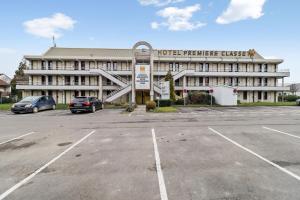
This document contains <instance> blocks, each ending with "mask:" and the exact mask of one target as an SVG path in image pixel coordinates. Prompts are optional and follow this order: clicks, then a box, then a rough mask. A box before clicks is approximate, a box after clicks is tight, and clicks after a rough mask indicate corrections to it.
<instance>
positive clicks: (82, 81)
mask: <svg viewBox="0 0 300 200" xmlns="http://www.w3.org/2000/svg"><path fill="white" fill-rule="evenodd" d="M81 85H85V76H82V77H81Z"/></svg>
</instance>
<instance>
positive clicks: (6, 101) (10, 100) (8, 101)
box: [0, 97, 15, 103]
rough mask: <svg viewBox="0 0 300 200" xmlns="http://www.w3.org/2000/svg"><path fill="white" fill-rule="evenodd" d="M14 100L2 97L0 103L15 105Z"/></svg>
mask: <svg viewBox="0 0 300 200" xmlns="http://www.w3.org/2000/svg"><path fill="white" fill-rule="evenodd" d="M14 102H15V101H14V99H12V98H10V97H9V98H7V97H0V103H14Z"/></svg>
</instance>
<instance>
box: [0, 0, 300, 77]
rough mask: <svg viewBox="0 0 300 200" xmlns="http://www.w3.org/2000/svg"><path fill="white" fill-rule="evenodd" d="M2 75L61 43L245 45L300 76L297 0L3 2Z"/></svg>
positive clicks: (174, 46) (214, 47)
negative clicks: (276, 60)
mask: <svg viewBox="0 0 300 200" xmlns="http://www.w3.org/2000/svg"><path fill="white" fill-rule="evenodd" d="M0 8H1V12H0V26H1V31H0V59H1V62H0V73H6V74H7V75H9V76H13V74H14V71H15V70H16V69H17V67H18V63H19V62H20V61H21V59H22V56H23V55H27V54H42V53H44V52H45V51H46V50H47V49H48V48H49V47H50V46H51V45H52V36H53V35H54V36H55V37H56V42H57V45H58V46H61V47H99V48H101V47H107V48H131V47H132V45H133V44H134V43H135V42H137V41H139V40H146V41H148V42H150V43H151V44H152V46H153V47H154V48H164V49H208V50H248V49H252V48H254V49H256V50H257V51H258V52H259V53H260V54H261V55H263V56H265V57H267V58H282V59H284V60H285V62H284V63H283V64H282V65H280V69H290V70H291V77H290V78H288V80H287V81H286V82H300V66H299V64H298V63H299V61H298V60H299V59H300V50H299V47H300V26H299V19H300V12H299V11H298V9H299V8H300V1H299V0H287V1H282V0H124V1H123V0H122V1H120V0H110V1H99V0H85V1H74V0H43V1H38V0H26V1H20V0H1V2H0Z"/></svg>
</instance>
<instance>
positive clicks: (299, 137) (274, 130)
mask: <svg viewBox="0 0 300 200" xmlns="http://www.w3.org/2000/svg"><path fill="white" fill-rule="evenodd" d="M263 128H264V129H267V130H269V131H273V132H277V133H281V134H284V135H288V136H291V137H294V138H298V139H300V136H297V135H293V134H290V133H286V132H283V131H279V130H276V129H272V128H269V127H266V126H263Z"/></svg>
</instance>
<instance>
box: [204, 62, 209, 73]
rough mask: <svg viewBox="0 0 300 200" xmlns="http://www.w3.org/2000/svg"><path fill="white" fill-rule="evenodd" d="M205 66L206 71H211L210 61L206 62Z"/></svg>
mask: <svg viewBox="0 0 300 200" xmlns="http://www.w3.org/2000/svg"><path fill="white" fill-rule="evenodd" d="M204 66H205V72H209V63H205V64H204Z"/></svg>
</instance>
